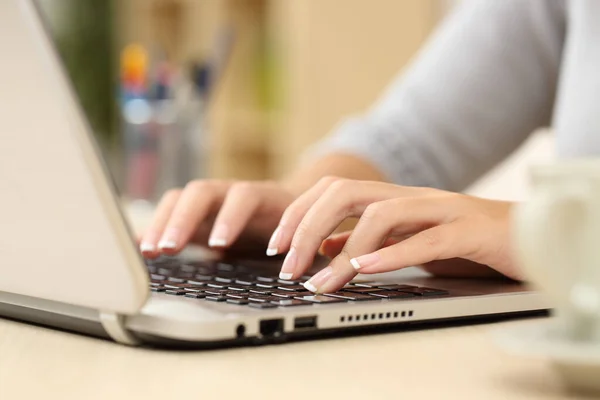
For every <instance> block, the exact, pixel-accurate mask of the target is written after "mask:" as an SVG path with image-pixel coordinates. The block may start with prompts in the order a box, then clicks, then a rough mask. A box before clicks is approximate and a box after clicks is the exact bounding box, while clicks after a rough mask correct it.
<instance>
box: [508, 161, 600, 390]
mask: <svg viewBox="0 0 600 400" xmlns="http://www.w3.org/2000/svg"><path fill="white" fill-rule="evenodd" d="M531 175H532V184H533V186H532V190H531V196H530V199H529V200H528V201H527V202H525V203H522V204H520V205H519V206H518V207H517V208H516V211H515V213H514V216H513V218H514V227H515V235H514V238H515V248H516V249H517V257H518V258H519V261H520V264H521V266H522V268H523V269H524V272H525V273H526V275H527V276H528V278H530V280H532V281H533V282H534V283H535V284H537V285H538V286H539V287H540V288H541V289H542V290H543V291H544V292H545V293H546V294H547V295H548V296H549V298H550V299H551V300H552V301H551V303H552V304H553V306H554V309H555V315H556V316H555V318H553V319H552V320H549V321H542V322H539V321H536V323H535V324H532V325H528V326H523V327H521V326H519V327H515V328H511V329H510V330H509V331H506V332H504V333H503V334H502V335H501V336H500V340H501V343H502V344H503V345H504V346H505V347H507V348H508V349H510V350H512V351H516V352H519V353H523V354H530V355H542V356H546V357H548V358H549V359H551V360H552V362H553V364H554V365H555V367H556V368H557V370H558V372H559V373H561V374H562V376H563V378H564V380H565V382H566V383H567V385H569V386H570V387H572V388H576V389H584V390H586V391H590V390H594V391H598V392H600V380H598V376H600V268H599V267H600V253H599V252H598V248H597V238H598V237H600V208H598V205H599V204H600V160H597V159H589V160H572V161H562V162H555V163H551V164H548V165H539V166H536V167H535V168H533V169H532V174H531Z"/></svg>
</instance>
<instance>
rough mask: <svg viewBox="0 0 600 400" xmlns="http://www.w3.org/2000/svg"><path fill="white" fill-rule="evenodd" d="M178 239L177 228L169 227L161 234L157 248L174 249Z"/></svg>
mask: <svg viewBox="0 0 600 400" xmlns="http://www.w3.org/2000/svg"><path fill="white" fill-rule="evenodd" d="M178 240H179V229H177V228H169V229H167V231H166V232H165V233H164V234H163V237H162V239H160V242H158V248H159V249H174V248H176V247H177V241H178Z"/></svg>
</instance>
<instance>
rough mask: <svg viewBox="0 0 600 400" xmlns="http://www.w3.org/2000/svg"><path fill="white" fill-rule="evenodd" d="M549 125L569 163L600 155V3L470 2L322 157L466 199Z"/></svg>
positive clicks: (325, 144)
mask: <svg viewBox="0 0 600 400" xmlns="http://www.w3.org/2000/svg"><path fill="white" fill-rule="evenodd" d="M544 126H552V128H553V131H554V132H555V135H556V141H557V151H558V154H557V155H558V157H579V156H590V155H600V0H570V1H569V0H565V1H561V0H475V1H469V0H467V1H465V2H463V3H462V4H461V5H460V6H459V7H458V8H457V10H456V11H455V12H453V13H452V14H451V15H450V16H449V17H448V18H447V20H446V21H445V22H444V23H443V24H442V26H441V27H440V29H439V30H438V31H437V32H436V33H435V34H434V35H433V36H432V38H431V39H430V41H429V42H428V43H427V45H426V46H424V47H423V49H422V50H421V52H420V54H419V55H418V56H417V57H416V58H415V60H414V62H413V63H412V65H410V67H409V68H408V70H406V72H405V73H403V74H402V75H401V76H399V77H398V78H397V79H396V81H395V82H393V83H392V84H391V86H390V87H389V88H388V90H387V91H386V92H385V93H384V95H383V96H382V97H381V99H380V100H379V101H378V102H377V103H376V104H374V106H373V107H372V109H370V110H369V111H368V112H367V113H366V114H365V115H362V116H358V117H354V118H349V119H347V120H346V121H343V123H342V124H341V125H340V126H339V127H338V128H337V129H336V130H335V131H334V132H333V133H332V134H331V135H330V136H328V137H327V138H326V139H324V140H323V141H322V142H320V143H318V144H317V145H316V146H315V148H314V149H313V151H312V153H313V155H315V156H316V155H324V154H327V153H350V154H354V155H357V156H360V157H363V158H364V159H366V160H367V161H369V162H371V163H372V164H374V165H375V166H376V167H378V168H379V169H380V170H381V171H382V172H383V173H384V174H386V175H387V177H388V178H389V179H390V180H391V181H393V182H396V183H398V184H403V185H419V186H431V187H438V188H442V189H447V190H455V191H460V190H462V189H464V188H465V187H466V186H467V185H468V184H470V183H471V182H473V181H474V180H475V179H477V178H478V177H479V176H480V175H482V174H483V173H484V172H486V171H487V170H489V169H490V168H492V167H493V166H494V165H495V164H497V163H498V162H499V161H501V160H502V159H504V158H505V157H506V156H507V155H509V154H510V153H511V152H512V151H513V150H514V149H515V148H517V147H518V146H519V145H520V144H521V143H522V142H523V141H524V140H525V139H526V138H527V137H528V136H529V135H530V134H531V133H532V132H533V131H534V130H535V129H536V128H539V127H544Z"/></svg>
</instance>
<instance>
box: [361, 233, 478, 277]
mask: <svg viewBox="0 0 600 400" xmlns="http://www.w3.org/2000/svg"><path fill="white" fill-rule="evenodd" d="M465 225H466V224H464V223H462V222H454V223H450V224H445V225H439V226H436V227H433V228H430V229H427V230H425V231H422V232H419V233H418V234H416V235H414V236H412V237H411V238H409V239H406V240H405V241H402V242H400V243H398V244H395V245H393V246H390V247H386V248H384V249H381V250H377V251H375V252H373V253H370V254H366V255H364V256H360V257H357V258H356V259H354V263H355V264H358V265H359V266H360V268H358V271H359V272H360V273H361V274H376V273H381V272H387V271H393V270H397V269H401V268H405V267H410V266H415V265H423V264H426V263H429V262H431V261H435V260H446V259H450V258H457V257H463V256H464V255H468V254H470V253H471V252H472V251H473V247H474V246H476V244H475V243H474V242H473V240H469V238H468V235H467V234H466V232H468V227H466V226H465ZM475 240H476V239H475Z"/></svg>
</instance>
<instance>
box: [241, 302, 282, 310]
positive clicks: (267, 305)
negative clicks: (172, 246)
mask: <svg viewBox="0 0 600 400" xmlns="http://www.w3.org/2000/svg"><path fill="white" fill-rule="evenodd" d="M248 306H249V307H252V308H260V309H265V308H277V305H276V304H272V303H248Z"/></svg>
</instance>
